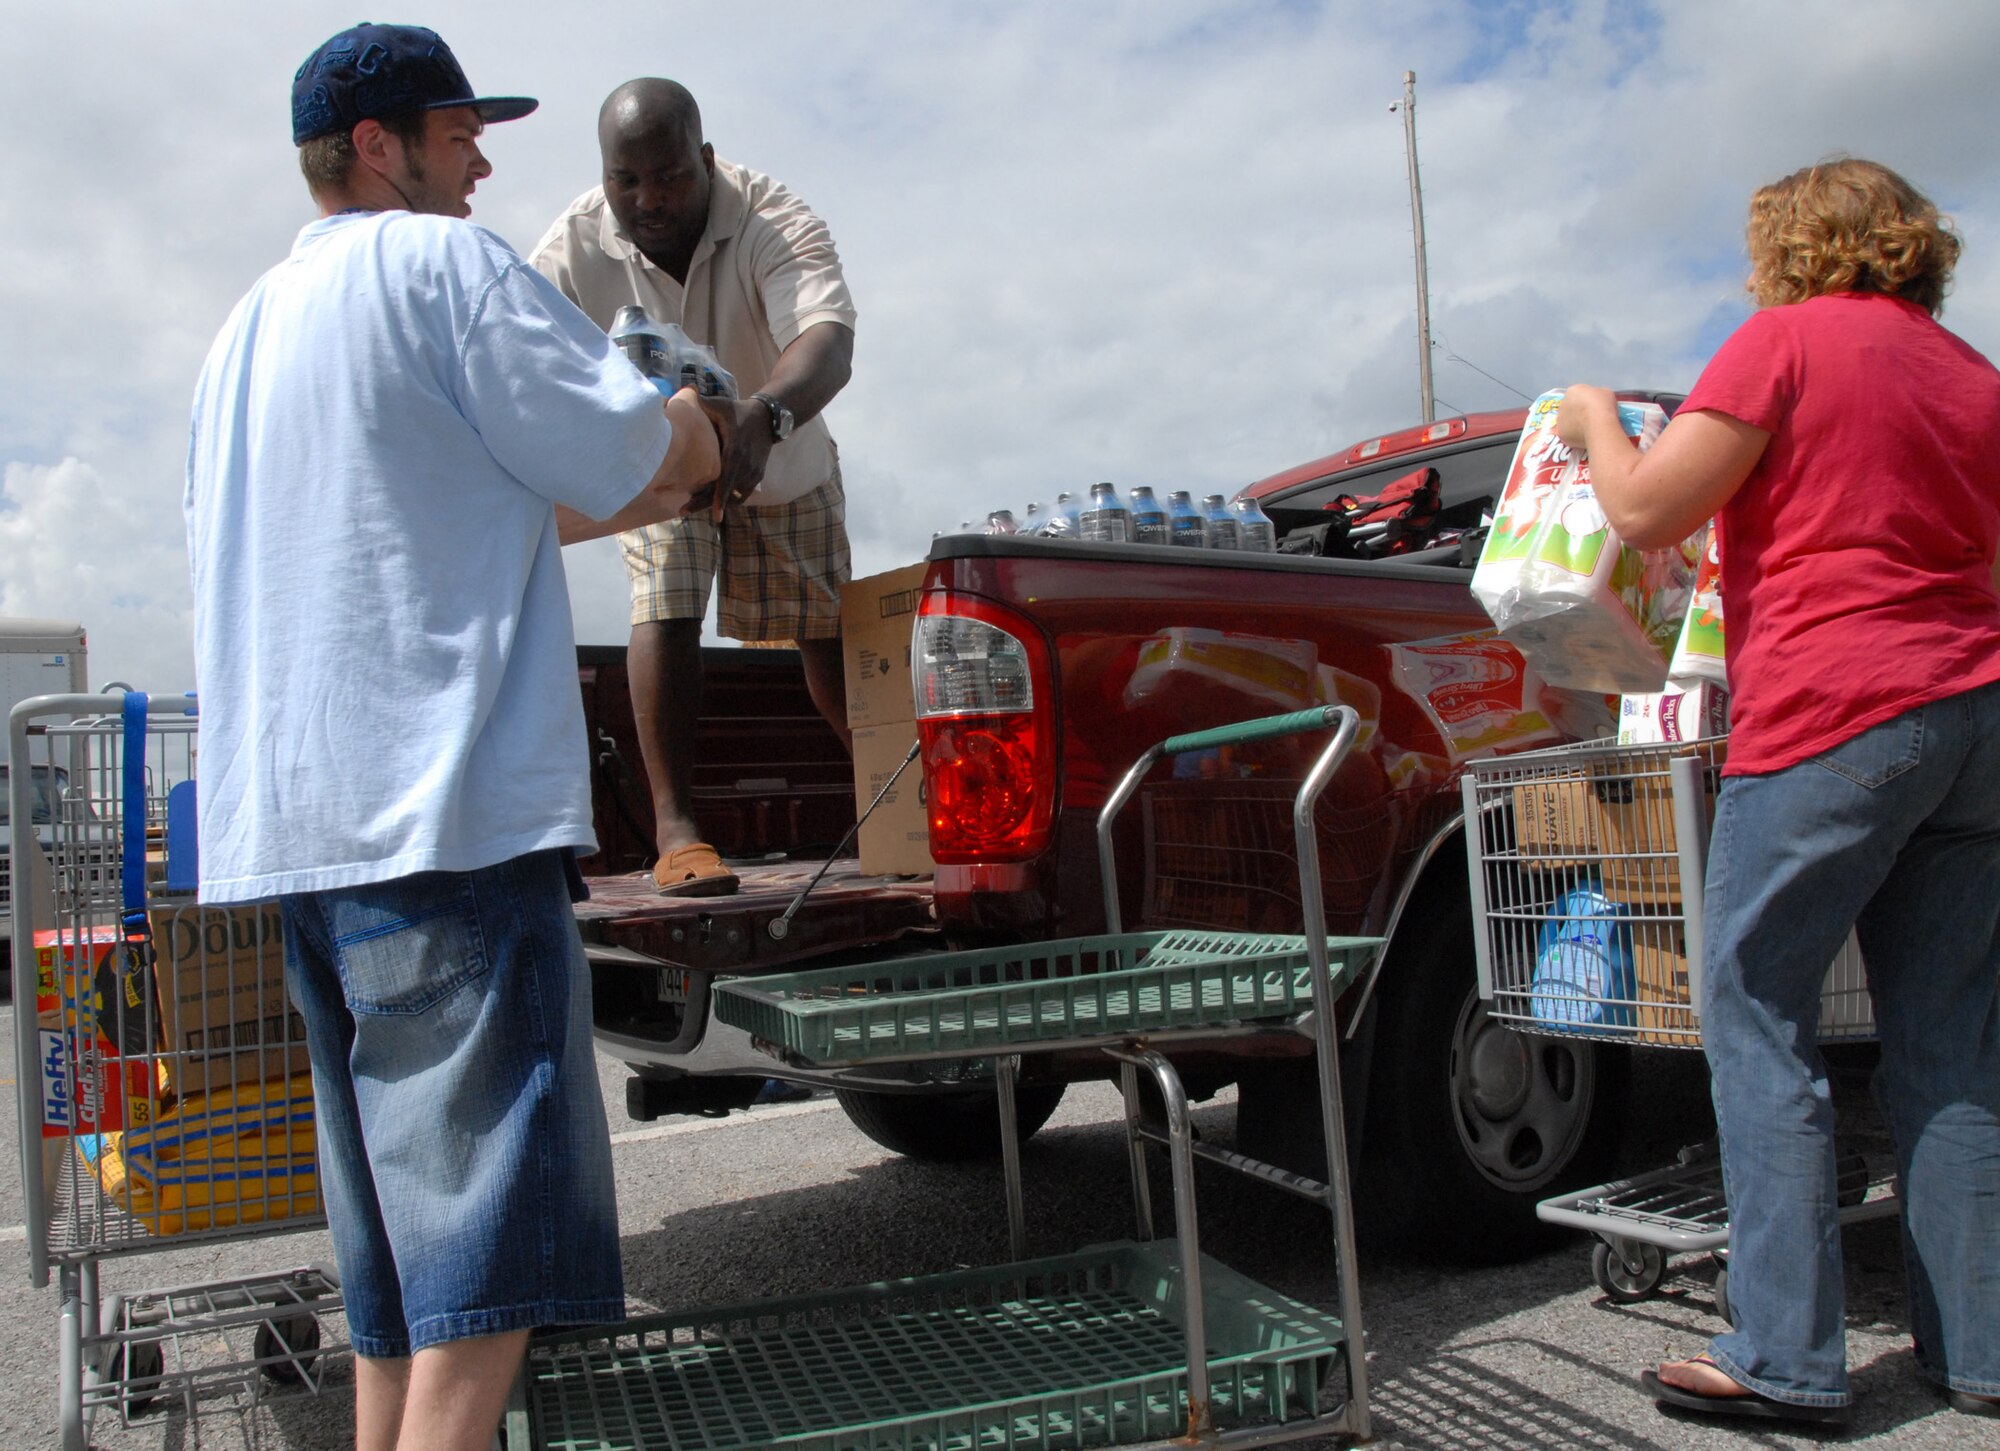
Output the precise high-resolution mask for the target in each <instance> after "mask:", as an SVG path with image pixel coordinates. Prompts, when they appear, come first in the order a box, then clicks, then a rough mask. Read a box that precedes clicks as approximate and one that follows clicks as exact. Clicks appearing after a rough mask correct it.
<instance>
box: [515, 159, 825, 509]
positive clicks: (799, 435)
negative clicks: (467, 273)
mask: <svg viewBox="0 0 2000 1451" xmlns="http://www.w3.org/2000/svg"><path fill="white" fill-rule="evenodd" d="M528 260H529V261H530V262H531V263H533V264H534V266H535V267H536V268H537V269H538V270H540V272H541V273H542V275H543V276H545V277H547V278H548V279H549V280H550V281H551V282H553V283H555V285H556V286H557V287H559V288H561V289H562V291H563V292H564V293H565V294H566V295H567V296H568V297H569V299H570V300H571V301H572V302H574V303H575V304H576V305H577V306H578V307H580V308H582V309H583V310H584V312H586V313H588V314H589V315H590V318H591V320H592V321H593V322H595V323H596V324H597V325H598V326H599V327H601V328H608V327H610V326H611V319H612V316H613V315H614V314H615V313H616V312H617V311H618V309H619V308H621V307H623V306H624V305H625V304H626V303H628V302H636V303H638V304H639V305H640V306H641V307H643V308H645V309H646V313H647V315H648V316H650V317H651V318H653V319H654V320H655V321H656V322H677V323H679V324H680V325H681V326H682V327H683V328H684V329H686V331H687V334H688V336H689V337H691V338H693V339H695V340H696V341H697V342H704V343H707V344H709V346H711V347H713V348H714V349H715V351H716V354H717V356H719V357H720V358H721V359H722V366H723V367H725V368H727V369H728V370H729V371H730V373H731V374H733V375H734V376H735V379H736V390H737V392H738V394H739V395H740V396H742V397H746V398H747V397H749V396H750V395H751V394H752V393H755V392H756V391H757V390H758V389H759V388H762V387H763V386H764V384H765V382H766V380H768V379H769V378H770V376H771V369H772V368H773V367H775V366H776V365H777V362H778V355H779V354H780V353H782V352H783V351H784V350H785V348H786V347H788V346H789V345H790V344H791V341H792V339H794V338H796V337H797V336H798V335H799V334H800V333H802V332H804V331H805V330H806V329H807V328H809V327H811V326H813V324H815V323H821V322H837V323H839V324H840V325H841V326H842V327H844V328H848V329H852V328H853V326H854V299H853V298H852V297H851V296H849V295H848V291H847V279H846V278H845V277H844V276H843V275H842V274H841V270H840V256H839V254H838V253H837V252H836V251H835V250H834V246H833V235H832V234H831V233H830V232H828V231H827V228H826V223H825V222H822V221H821V220H820V219H819V218H818V217H816V216H814V215H813V214H812V212H810V211H809V210H807V208H806V205H805V203H804V202H802V201H800V200H799V199H798V198H797V197H795V196H793V195H792V194H791V192H789V191H787V190H786V189H785V188H784V187H782V186H780V185H779V184H778V183H777V182H775V181H773V180H771V178H770V177H768V176H763V175H761V174H759V173H757V172H754V171H750V170H747V169H745V168H744V167H741V166H736V165H733V164H731V163H730V162H727V161H724V160H723V159H722V158H721V157H720V156H718V157H716V158H715V184H714V187H713V188H712V190H711V191H710V194H709V203H708V226H707V227H706V229H704V230H703V232H702V234H701V241H700V242H698V243H696V244H695V249H694V256H693V258H692V259H691V260H690V261H689V263H688V275H687V285H686V286H685V287H683V286H682V285H681V284H680V283H678V282H676V281H674V279H673V278H672V277H671V276H670V275H668V274H667V273H666V272H664V271H662V270H661V269H660V268H658V267H656V266H654V265H653V264H652V263H651V262H650V261H648V260H647V259H646V257H645V255H644V254H643V253H641V252H640V251H639V249H638V248H637V247H635V246H633V245H632V243H631V242H630V241H629V240H627V238H626V237H625V234H624V233H623V232H621V231H620V230H619V229H618V220H617V218H616V217H614V216H613V215H612V214H611V208H610V207H609V206H608V205H606V204H605V200H604V188H603V187H601V186H594V187H592V188H591V189H590V190H589V191H587V192H585V193H584V194H583V195H582V196H580V197H578V198H577V199H576V200H575V201H574V202H572V203H571V204H570V206H569V209H568V210H567V211H565V212H564V213H563V214H562V215H561V216H559V217H557V218H556V220H555V223H554V225H552V226H551V227H550V228H549V230H548V234H547V235H546V236H544V237H543V238H542V240H541V241H540V242H538V243H536V245H535V250H534V251H533V252H531V253H530V254H529V255H528ZM833 477H835V462H834V451H833V436H832V435H831V434H829V433H828V432H827V429H826V423H825V421H824V420H823V419H820V418H813V419H811V420H809V421H808V422H805V423H802V424H800V425H799V426H798V428H797V429H796V430H794V431H793V433H792V436H791V437H790V438H789V439H787V440H786V441H785V442H783V443H781V444H779V445H778V446H777V447H776V448H774V449H772V450H771V461H770V463H769V464H768V465H767V466H766V467H765V470H764V481H763V483H762V484H760V485H758V487H757V490H756V492H755V493H753V494H752V495H751V496H750V501H751V502H752V503H755V504H782V503H785V502H787V501H789V500H792V499H796V498H798V497H799V496H800V495H802V494H806V493H810V492H811V491H812V490H814V489H816V488H818V487H819V486H820V485H821V484H823V483H825V482H826V481H827V480H829V479H831V478H833Z"/></svg>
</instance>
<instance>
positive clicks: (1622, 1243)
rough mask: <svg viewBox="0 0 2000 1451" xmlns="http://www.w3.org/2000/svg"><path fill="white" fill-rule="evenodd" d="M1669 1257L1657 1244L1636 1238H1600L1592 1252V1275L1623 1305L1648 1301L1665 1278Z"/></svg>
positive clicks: (1601, 1287) (1606, 1291) (1600, 1287)
mask: <svg viewBox="0 0 2000 1451" xmlns="http://www.w3.org/2000/svg"><path fill="white" fill-rule="evenodd" d="M1666 1273H1667V1257H1666V1256H1665V1255H1663V1254H1661V1253H1660V1251H1659V1247H1658V1246H1657V1245H1650V1244H1642V1243H1640V1242H1639V1241H1638V1240H1635V1239H1617V1240H1603V1239H1600V1240H1599V1241H1598V1242H1597V1243H1596V1244H1595V1245H1594V1246H1592V1248H1591V1251H1590V1275H1591V1278H1592V1279H1594V1280H1596V1281H1597V1288H1598V1289H1600V1290H1602V1291H1604V1293H1605V1294H1607V1295H1609V1296H1610V1297H1611V1298H1612V1299H1614V1300H1616V1301H1617V1302H1618V1303H1619V1304H1621V1305H1631V1304H1635V1303H1637V1302H1638V1301H1640V1300H1649V1299H1651V1298H1652V1296H1653V1292H1654V1291H1656V1290H1658V1289H1659V1288H1660V1281H1661V1280H1662V1279H1664V1278H1666Z"/></svg>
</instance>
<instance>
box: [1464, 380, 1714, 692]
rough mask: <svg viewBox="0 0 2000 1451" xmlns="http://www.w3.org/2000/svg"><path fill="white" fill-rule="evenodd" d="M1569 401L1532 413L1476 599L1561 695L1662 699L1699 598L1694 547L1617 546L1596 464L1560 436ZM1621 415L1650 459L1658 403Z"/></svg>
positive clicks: (1537, 405)
mask: <svg viewBox="0 0 2000 1451" xmlns="http://www.w3.org/2000/svg"><path fill="white" fill-rule="evenodd" d="M1561 403H1562V391H1561V390H1560V389H1557V390H1555V391H1552V392H1549V393H1544V394H1543V395H1542V396H1541V397H1539V398H1537V399H1536V400H1535V402H1534V405H1533V406H1532V407H1531V408H1530V409H1529V410H1528V421H1527V424H1526V426H1525V427H1524V428H1523V429H1522V432H1521V442H1520V444H1519V445H1518V446H1517V447H1516V449H1515V452H1514V462H1513V465H1512V466H1511V468H1510V469H1509V470H1508V474H1507V481H1506V483H1505V484H1504V485H1503V486H1502V488H1501V493H1500V497H1499V499H1498V500H1497V501H1496V503H1495V505H1494V517H1493V526H1492V528H1491V529H1490V530H1489V531H1488V533H1487V536H1486V543H1485V546H1484V548H1483V549H1482V550H1481V552H1480V556H1479V564H1478V567H1477V568H1476V569H1474V570H1473V574H1472V592H1473V594H1474V595H1475V596H1476V597H1477V598H1478V600H1479V602H1480V604H1481V605H1482V606H1484V608H1485V610H1486V612H1487V614H1488V615H1489V616H1490V617H1491V618H1492V620H1493V622H1494V624H1495V625H1497V626H1498V627H1499V630H1500V633H1501V634H1502V635H1503V636H1505V637H1506V638H1507V639H1508V640H1510V641H1512V642H1513V643H1514V644H1515V645H1517V646H1518V647H1519V648H1520V650H1521V653H1522V654H1523V655H1525V656H1526V657H1527V659H1528V663H1529V664H1531V665H1533V666H1534V667H1535V669H1536V670H1537V671H1538V672H1540V674H1541V676H1542V678H1543V679H1545V680H1546V681H1548V682H1549V683H1550V684H1551V685H1558V686H1565V687H1568V688H1570V689H1574V690H1590V691H1602V692H1607V693H1612V692H1627V691H1629V692H1640V691H1650V690H1658V689H1660V688H1661V687H1662V686H1663V685H1664V684H1665V683H1666V676H1667V661H1668V658H1669V656H1670V655H1671V654H1672V652H1673V647H1674V641H1675V638H1676V635H1677V633H1678V631H1679V630H1680V626H1681V620H1682V617H1683V615H1684V614H1685V613H1686V610H1687V602H1688V596H1689V594H1690V592H1691V590H1692V588H1693V582H1694V565H1695V553H1696V547H1695V544H1694V542H1693V541H1689V542H1687V543H1684V544H1682V545H1678V546H1675V547H1673V548H1669V549H1658V550H1652V551H1649V552H1641V551H1639V550H1636V549H1632V548H1629V547H1627V546H1626V545H1625V544H1624V543H1623V542H1622V541H1621V540H1620V539H1619V538H1618V534H1617V531H1616V530H1614V529H1613V528H1612V527H1611V524H1610V521H1609V520H1607V519H1606V518H1605V515H1604V510H1603V509H1602V508H1601V507H1600V506H1599V505H1598V502H1597V493H1596V490H1595V489H1594V488H1593V487H1592V485H1591V482H1590V467H1589V465H1588V464H1587V463H1586V462H1585V461H1584V460H1583V459H1582V458H1580V457H1579V456H1577V454H1576V453H1575V452H1574V451H1573V450H1572V449H1571V448H1570V447H1569V445H1568V444H1566V443H1564V442H1563V441H1562V440H1561V439H1560V438H1559V437H1557V435H1556V431H1555V420H1556V413H1557V410H1558V409H1559V408H1560V406H1561ZM1618 417H1619V421H1620V423H1621V424H1622V425H1623V426H1624V429H1625V432H1626V434H1627V435H1628V436H1629V437H1630V438H1632V440H1633V441H1634V442H1635V443H1636V444H1637V445H1638V446H1639V448H1640V449H1642V450H1643V449H1645V448H1646V447H1647V446H1649V445H1650V444H1651V443H1652V441H1653V440H1654V439H1655V438H1657V437H1658V436H1659V434H1660V431H1661V430H1662V429H1663V428H1664V427H1665V426H1666V414H1665V412H1664V411H1662V410H1661V409H1660V408H1659V406H1658V405H1656V404H1652V403H1620V404H1619V405H1618Z"/></svg>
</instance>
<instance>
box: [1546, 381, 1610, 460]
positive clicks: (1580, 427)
mask: <svg viewBox="0 0 2000 1451" xmlns="http://www.w3.org/2000/svg"><path fill="white" fill-rule="evenodd" d="M1606 424H1609V425H1610V426H1611V427H1612V428H1616V429H1618V436H1619V437H1620V438H1623V437H1624V436H1625V430H1624V429H1623V428H1621V427H1619V423H1618V395H1617V394H1616V393H1613V392H1612V391H1611V390H1610V389H1609V388H1593V387H1592V386H1591V385H1590V384H1588V383H1572V384H1570V386H1569V387H1567V388H1565V389H1563V399H1562V403H1561V404H1560V405H1558V407H1557V408H1556V437H1558V438H1560V439H1561V440H1562V441H1563V442H1564V443H1566V444H1568V445H1569V446H1570V447H1571V448H1573V449H1575V450H1576V451H1577V452H1579V453H1582V454H1588V453H1589V452H1590V430H1591V427H1592V426H1593V425H1595V426H1597V427H1598V428H1600V429H1601V428H1603V427H1604V426H1605V425H1606Z"/></svg>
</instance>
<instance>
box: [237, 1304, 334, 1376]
mask: <svg viewBox="0 0 2000 1451" xmlns="http://www.w3.org/2000/svg"><path fill="white" fill-rule="evenodd" d="M251 1348H252V1350H253V1351H254V1352H255V1354H256V1357H257V1368H258V1369H259V1370H261V1371H262V1372H263V1373H264V1379H266V1380H268V1381H271V1382H272V1383H273V1384H276V1385H285V1386H295V1385H303V1384H305V1379H306V1375H307V1373H308V1372H310V1371H311V1370H312V1368H313V1362H314V1361H316V1360H318V1359H319V1357H318V1356H317V1355H316V1354H314V1352H315V1351H317V1350H318V1349H319V1321H318V1319H316V1318H315V1317H313V1316H311V1315H291V1316H287V1317H286V1318H285V1319H283V1320H266V1321H265V1322H264V1323H263V1324H261V1325H259V1326H258V1327H257V1339H256V1342H255V1343H254V1344H253V1346H252V1347H251Z"/></svg>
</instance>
